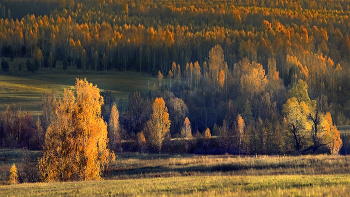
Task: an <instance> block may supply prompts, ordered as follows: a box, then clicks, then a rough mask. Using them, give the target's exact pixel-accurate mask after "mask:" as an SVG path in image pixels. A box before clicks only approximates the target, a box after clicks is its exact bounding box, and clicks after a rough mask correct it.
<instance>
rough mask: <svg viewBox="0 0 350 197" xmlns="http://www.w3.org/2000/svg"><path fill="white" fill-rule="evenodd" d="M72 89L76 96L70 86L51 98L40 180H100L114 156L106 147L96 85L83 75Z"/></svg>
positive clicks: (40, 162)
mask: <svg viewBox="0 0 350 197" xmlns="http://www.w3.org/2000/svg"><path fill="white" fill-rule="evenodd" d="M75 90H76V97H75V95H74V92H73V90H65V91H64V95H63V97H62V98H61V99H59V100H58V101H57V100H55V101H54V102H53V105H55V107H53V109H55V110H54V111H53V112H52V113H53V115H52V121H51V124H50V126H49V127H48V129H47V133H46V135H45V145H44V155H43V157H42V158H41V159H40V161H39V170H40V174H41V177H42V179H43V181H47V182H51V181H72V180H99V179H101V173H102V171H103V169H104V167H105V166H106V165H107V164H108V163H109V162H110V161H112V160H114V159H115V156H114V153H112V152H110V150H109V149H107V143H108V138H107V124H106V123H105V122H104V121H103V119H102V117H101V105H102V104H103V98H102V96H101V95H100V92H99V89H98V88H97V86H93V85H92V84H91V83H89V82H88V81H87V80H86V79H84V80H80V79H77V81H76V84H75Z"/></svg>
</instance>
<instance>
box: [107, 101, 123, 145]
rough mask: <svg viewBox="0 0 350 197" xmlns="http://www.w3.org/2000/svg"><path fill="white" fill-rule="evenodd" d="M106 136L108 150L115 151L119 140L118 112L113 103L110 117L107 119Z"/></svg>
mask: <svg viewBox="0 0 350 197" xmlns="http://www.w3.org/2000/svg"><path fill="white" fill-rule="evenodd" d="M108 134H109V136H108V138H109V140H110V148H111V149H117V148H118V147H117V146H118V145H119V144H120V141H121V138H120V133H119V111H118V109H117V105H116V104H115V103H114V104H113V106H112V109H111V115H110V117H109V124H108Z"/></svg>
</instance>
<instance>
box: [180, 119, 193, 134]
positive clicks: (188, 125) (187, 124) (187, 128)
mask: <svg viewBox="0 0 350 197" xmlns="http://www.w3.org/2000/svg"><path fill="white" fill-rule="evenodd" d="M181 137H182V138H187V139H189V138H192V131H191V122H190V120H189V119H188V118H187V117H186V118H185V121H184V124H183V126H182V129H181Z"/></svg>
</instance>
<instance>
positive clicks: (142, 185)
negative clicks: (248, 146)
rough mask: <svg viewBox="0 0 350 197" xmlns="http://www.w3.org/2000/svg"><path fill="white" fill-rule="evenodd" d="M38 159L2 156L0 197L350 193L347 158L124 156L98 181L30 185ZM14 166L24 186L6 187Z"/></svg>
mask: <svg viewBox="0 0 350 197" xmlns="http://www.w3.org/2000/svg"><path fill="white" fill-rule="evenodd" d="M40 154H41V153H40V152H33V151H25V150H10V149H2V150H0V166H2V167H1V170H0V179H1V183H2V184H3V186H0V196H57V195H60V196H215V195H217V196H329V195H330V194H332V195H338V196H346V195H347V194H348V193H349V192H350V189H349V188H350V187H349V186H350V176H349V174H350V157H349V156H329V155H307V156H300V157H294V156H241V157H240V156H231V155H216V156H212V155H204V156H203V155H202V156H200V155H168V154H160V155H158V154H137V153H123V154H118V156H117V159H116V161H115V162H114V163H113V164H112V165H111V166H110V167H109V168H108V170H107V171H106V174H105V175H104V177H103V178H104V180H101V181H92V182H67V183H28V182H29V180H30V179H29V178H28V177H27V176H28V175H30V173H28V171H29V172H32V173H33V171H35V165H33V164H35V160H36V159H37V158H38V157H39V156H40ZM28 155H29V157H30V158H31V160H29V161H28V159H26V157H28ZM5 158H6V159H5ZM13 163H16V166H18V170H19V176H20V180H21V181H22V183H21V184H18V185H7V182H6V181H7V179H8V176H9V170H10V167H11V165H12V164H13ZM28 164H30V165H32V166H33V169H28ZM32 176H33V175H32ZM34 176H35V175H34ZM36 176H37V175H36Z"/></svg>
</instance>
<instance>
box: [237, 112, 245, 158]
mask: <svg viewBox="0 0 350 197" xmlns="http://www.w3.org/2000/svg"><path fill="white" fill-rule="evenodd" d="M237 125H238V135H239V154H241V146H242V141H243V135H244V127H245V123H244V120H243V118H242V116H241V115H238V117H237Z"/></svg>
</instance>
